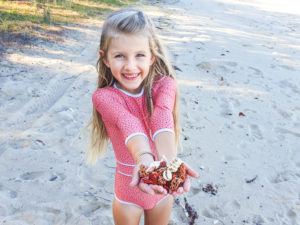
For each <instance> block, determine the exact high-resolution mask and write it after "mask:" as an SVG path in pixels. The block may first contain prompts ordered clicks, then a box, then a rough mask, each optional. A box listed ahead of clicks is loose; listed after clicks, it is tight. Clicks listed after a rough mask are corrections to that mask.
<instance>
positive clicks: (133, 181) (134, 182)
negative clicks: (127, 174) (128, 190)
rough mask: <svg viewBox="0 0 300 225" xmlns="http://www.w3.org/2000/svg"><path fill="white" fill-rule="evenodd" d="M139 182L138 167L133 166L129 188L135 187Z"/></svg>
mask: <svg viewBox="0 0 300 225" xmlns="http://www.w3.org/2000/svg"><path fill="white" fill-rule="evenodd" d="M139 180H140V177H139V166H135V168H134V169H133V172H132V179H131V182H130V184H129V185H130V186H131V187H134V186H137V185H138V183H139Z"/></svg>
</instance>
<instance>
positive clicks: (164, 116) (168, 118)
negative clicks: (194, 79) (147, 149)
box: [150, 77, 176, 140]
mask: <svg viewBox="0 0 300 225" xmlns="http://www.w3.org/2000/svg"><path fill="white" fill-rule="evenodd" d="M160 82H161V84H158V85H159V87H158V88H157V90H155V93H154V95H153V106H154V109H153V114H152V117H151V121H150V127H151V132H152V139H153V140H154V138H155V136H156V135H157V134H158V133H160V132H162V131H169V132H173V133H174V119H173V109H174V104H175V97H176V81H175V80H174V79H172V78H170V77H165V78H163V80H162V81H160Z"/></svg>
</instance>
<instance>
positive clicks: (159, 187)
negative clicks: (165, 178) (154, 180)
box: [150, 185, 167, 194]
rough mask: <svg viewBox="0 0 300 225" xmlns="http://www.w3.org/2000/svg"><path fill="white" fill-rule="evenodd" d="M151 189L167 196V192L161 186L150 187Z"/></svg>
mask: <svg viewBox="0 0 300 225" xmlns="http://www.w3.org/2000/svg"><path fill="white" fill-rule="evenodd" d="M150 187H151V188H152V189H153V190H154V191H155V192H157V193H159V194H167V190H166V189H164V188H163V187H162V186H159V185H150Z"/></svg>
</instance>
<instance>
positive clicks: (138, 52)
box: [111, 50, 147, 55]
mask: <svg viewBox="0 0 300 225" xmlns="http://www.w3.org/2000/svg"><path fill="white" fill-rule="evenodd" d="M141 53H142V54H146V53H147V52H146V51H143V50H141V51H137V52H135V54H141ZM111 54H112V55H118V54H123V55H125V54H124V52H118V51H116V52H112V53H111Z"/></svg>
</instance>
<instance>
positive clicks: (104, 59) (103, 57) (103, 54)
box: [99, 49, 109, 68]
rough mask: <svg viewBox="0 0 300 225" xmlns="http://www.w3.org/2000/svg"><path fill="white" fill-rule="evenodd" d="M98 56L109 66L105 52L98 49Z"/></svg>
mask: <svg viewBox="0 0 300 225" xmlns="http://www.w3.org/2000/svg"><path fill="white" fill-rule="evenodd" d="M99 56H100V57H101V58H102V60H103V62H104V64H105V65H106V66H107V67H108V68H109V64H108V61H107V60H106V57H105V52H104V51H103V50H102V49H100V50H99Z"/></svg>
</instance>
